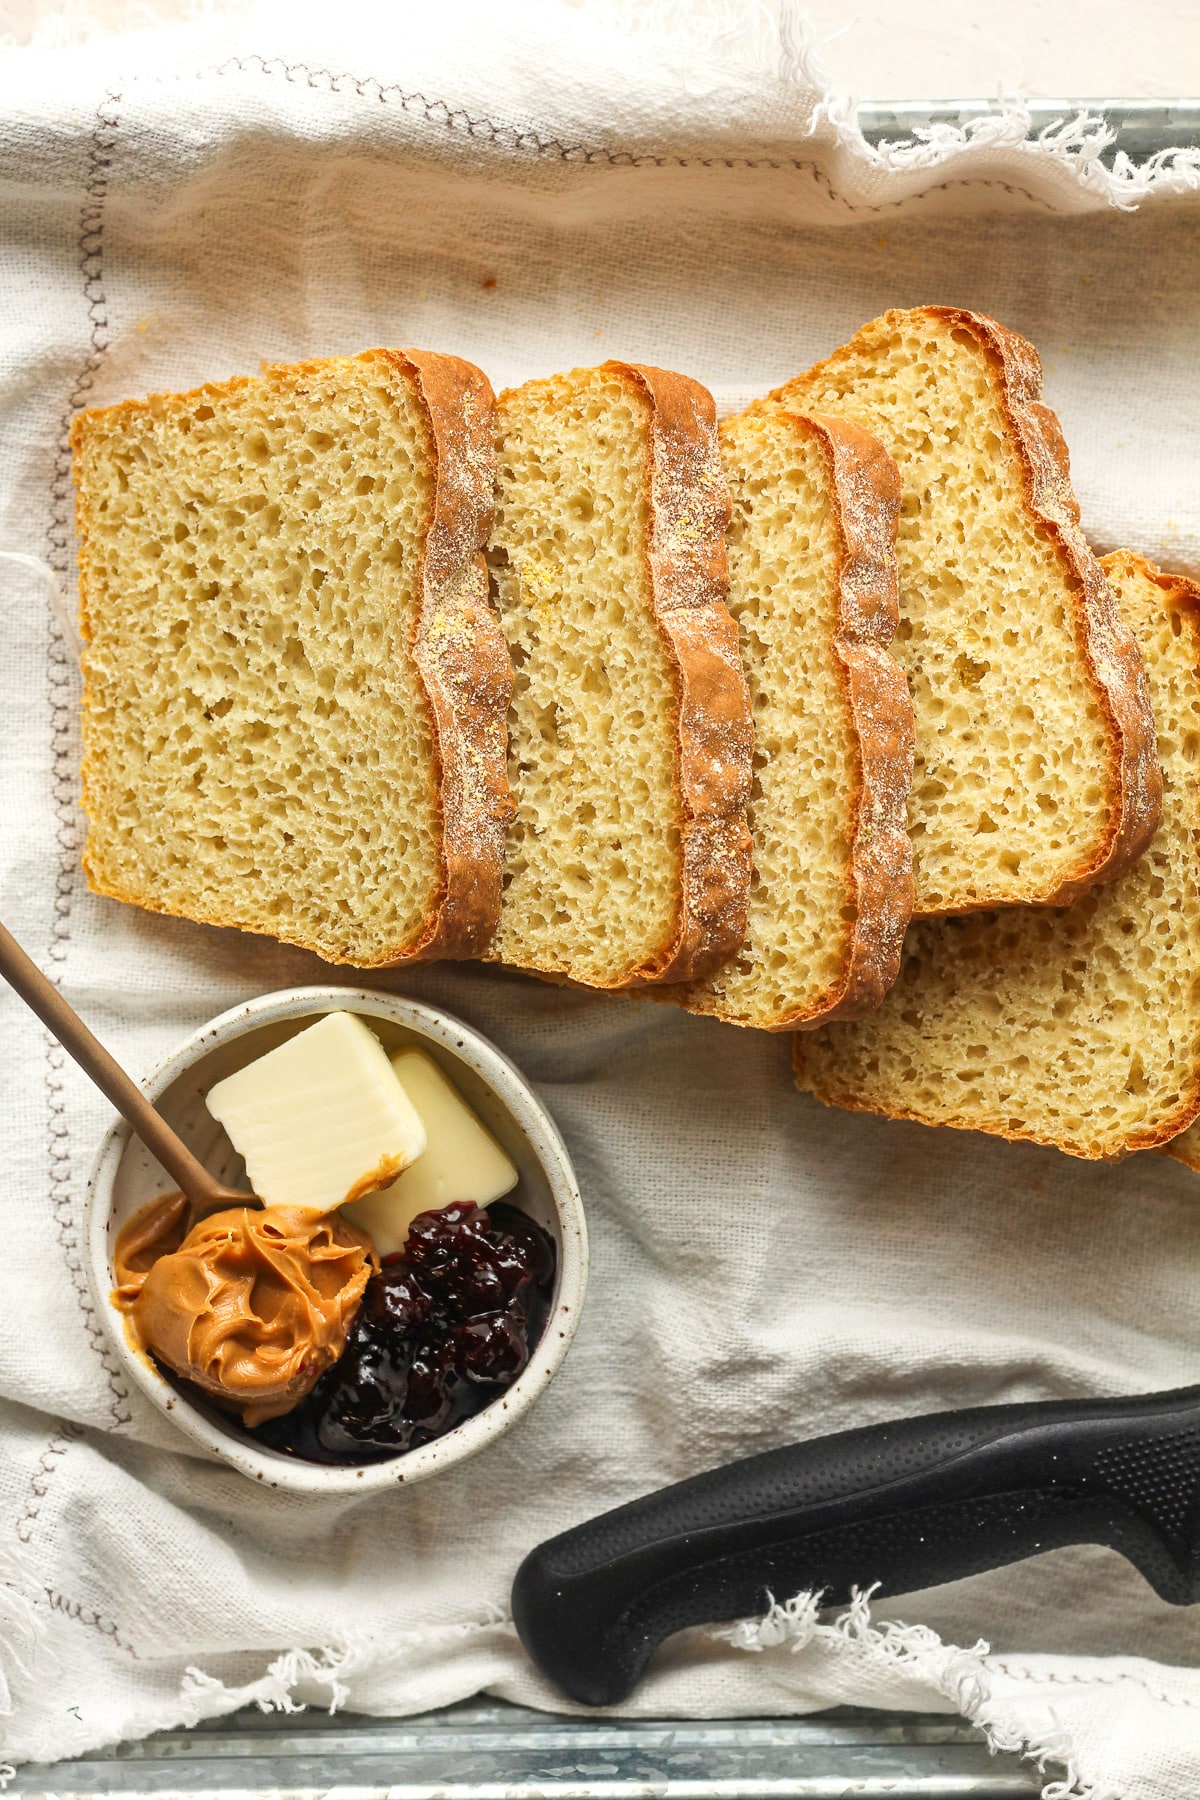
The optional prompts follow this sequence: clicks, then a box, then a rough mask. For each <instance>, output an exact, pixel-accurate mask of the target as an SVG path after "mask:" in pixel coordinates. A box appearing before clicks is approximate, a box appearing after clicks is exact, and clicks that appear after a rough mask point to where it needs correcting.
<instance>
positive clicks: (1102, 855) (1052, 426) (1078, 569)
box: [752, 306, 1162, 918]
mask: <svg viewBox="0 0 1200 1800" xmlns="http://www.w3.org/2000/svg"><path fill="white" fill-rule="evenodd" d="M920 319H928V320H932V321H936V322H938V323H939V324H940V325H942V326H948V327H950V328H951V329H952V330H955V331H961V332H963V333H966V334H968V335H969V336H970V337H971V338H973V339H974V341H975V343H976V344H977V345H978V347H979V349H980V350H981V351H982V353H983V355H984V357H985V358H986V361H987V364H988V366H989V368H990V370H991V371H992V375H993V379H994V390H993V391H994V393H995V397H996V400H997V404H998V407H999V410H1000V412H1001V415H1002V417H1003V419H1004V421H1005V423H1006V425H1007V427H1008V431H1009V435H1010V438H1011V442H1012V444H1013V447H1014V450H1015V453H1016V456H1017V460H1018V463H1019V465H1020V468H1021V470H1022V475H1023V487H1024V492H1023V495H1022V500H1023V504H1024V509H1025V512H1026V515H1027V517H1028V518H1030V520H1031V521H1032V522H1033V525H1034V527H1035V529H1037V530H1038V531H1039V532H1040V533H1044V534H1045V536H1046V537H1047V538H1048V540H1049V542H1050V544H1051V546H1052V548H1053V551H1054V554H1055V555H1056V557H1057V559H1058V561H1059V564H1060V567H1061V568H1062V570H1063V573H1064V575H1065V577H1066V584H1067V587H1068V589H1069V592H1070V595H1071V599H1072V602H1073V614H1074V617H1073V626H1074V630H1073V637H1074V642H1075V644H1076V645H1077V647H1078V652H1079V656H1080V660H1081V663H1082V665H1083V669H1084V672H1085V674H1086V679H1087V682H1088V685H1089V686H1090V687H1091V688H1092V690H1093V692H1094V693H1095V695H1096V699H1097V703H1098V705H1099V707H1100V710H1101V714H1102V716H1103V719H1104V722H1105V734H1104V735H1105V736H1106V738H1107V742H1108V758H1107V762H1108V767H1107V770H1106V783H1105V785H1106V790H1107V796H1108V808H1107V819H1106V822H1105V824H1104V827H1103V829H1101V830H1100V831H1099V832H1098V833H1097V834H1096V835H1095V836H1094V837H1093V840H1092V842H1091V844H1090V845H1089V846H1088V848H1087V850H1086V852H1085V853H1084V855H1083V857H1082V860H1080V861H1079V862H1078V863H1077V864H1076V865H1075V866H1074V867H1073V868H1068V869H1067V871H1066V872H1065V873H1064V874H1061V875H1059V876H1057V877H1056V878H1054V879H1051V880H1046V879H1045V878H1039V881H1038V882H1032V881H1031V882H1030V883H1029V884H1028V886H1027V888H1026V890H1025V891H1024V892H1017V893H1012V892H1006V893H1001V892H991V891H980V890H979V889H978V887H976V888H975V890H974V891H972V892H969V893H967V894H965V895H964V896H963V897H962V898H961V899H958V900H955V899H949V900H948V901H947V903H944V904H936V905H929V906H923V905H922V903H921V887H922V883H921V880H920V870H919V869H918V872H917V873H918V880H917V900H916V906H915V913H914V916H915V917H917V918H922V917H933V916H938V915H944V914H949V913H954V912H974V911H977V910H979V909H981V908H989V907H992V906H997V905H1012V904H1018V903H1020V904H1024V905H1032V906H1061V905H1064V904H1067V903H1069V902H1070V901H1072V900H1074V899H1076V898H1077V897H1078V896H1079V895H1080V894H1081V893H1082V892H1083V891H1084V890H1085V889H1086V888H1088V887H1090V886H1091V885H1092V884H1093V883H1095V882H1099V881H1107V880H1110V879H1112V878H1113V877H1115V876H1118V875H1120V874H1122V873H1123V872H1124V871H1125V870H1126V869H1128V868H1129V867H1131V866H1132V864H1133V863H1135V862H1136V861H1137V859H1138V857H1139V856H1140V855H1141V853H1142V851H1143V850H1144V849H1145V847H1146V845H1147V844H1148V843H1149V842H1150V840H1151V838H1152V837H1153V835H1154V832H1155V830H1156V828H1157V824H1158V818H1159V813H1160V810H1161V804H1162V775H1161V770H1160V768H1159V765H1158V757H1157V753H1156V747H1155V733H1154V721H1153V717H1152V714H1151V709H1150V700H1149V690H1148V688H1147V684H1146V674H1145V668H1144V666H1143V663H1142V659H1141V654H1140V651H1139V650H1138V646H1137V643H1136V641H1135V639H1134V637H1133V634H1132V633H1131V632H1130V630H1129V628H1128V626H1127V625H1126V624H1125V622H1124V620H1123V619H1122V618H1121V615H1120V610H1119V608H1118V606H1117V604H1116V601H1115V598H1114V596H1113V594H1112V591H1111V589H1110V587H1109V585H1108V582H1107V580H1106V578H1105V576H1104V573H1103V571H1102V569H1101V568H1100V566H1099V563H1098V562H1097V560H1096V558H1095V556H1094V555H1093V553H1092V551H1091V549H1090V548H1089V546H1088V544H1087V542H1086V540H1085V539H1084V536H1083V533H1082V532H1081V530H1080V526H1079V508H1078V504H1077V502H1076V500H1075V496H1074V493H1073V491H1072V488H1071V480H1070V465H1069V459H1068V455H1067V449H1066V445H1065V442H1064V440H1063V434H1062V430H1061V427H1060V425H1059V422H1058V419H1057V417H1056V415H1055V414H1054V413H1053V412H1052V411H1051V409H1050V408H1049V407H1047V406H1045V405H1044V404H1043V402H1042V398H1041V394H1042V367H1041V362H1040V359H1039V357H1038V354H1037V351H1036V350H1035V349H1034V347H1033V345H1032V344H1030V343H1029V342H1028V341H1027V340H1026V339H1025V338H1023V337H1021V336H1019V334H1018V333H1016V332H1014V331H1010V330H1008V329H1007V328H1006V327H1005V326H1002V325H1000V324H999V323H998V322H997V321H996V320H995V319H992V318H989V317H988V316H987V315H986V314H984V313H977V312H971V311H968V310H967V309H965V308H961V307H950V306H921V307H914V308H911V309H909V310H895V311H892V312H888V313H885V314H884V315H883V316H882V317H881V318H879V319H876V320H873V321H871V322H870V323H869V324H867V325H864V326H863V327H862V329H861V330H860V331H859V332H857V333H856V334H855V337H854V339H853V340H851V344H850V345H843V346H842V347H841V348H840V349H838V350H835V351H834V352H833V353H832V354H831V355H830V356H828V357H826V358H825V359H824V360H823V361H821V362H818V363H816V364H814V366H813V367H812V368H811V369H809V370H808V371H806V373H805V374H803V375H801V376H798V377H796V378H795V379H794V380H793V381H790V382H786V383H784V385H783V386H782V387H780V388H777V389H776V390H775V391H774V392H773V393H771V394H770V395H768V396H767V398H766V399H765V400H762V401H758V402H756V403H755V407H763V406H772V407H779V406H782V407H790V408H791V409H792V410H794V411H809V410H820V409H819V407H815V406H812V405H811V404H806V400H807V394H808V391H809V390H810V389H811V388H813V387H814V386H816V387H818V388H819V386H820V384H821V382H822V381H823V380H824V379H825V378H826V377H827V376H828V377H830V378H835V377H836V376H837V374H838V371H839V369H840V368H841V365H842V363H843V361H844V359H845V357H846V355H847V353H848V352H849V351H852V350H853V349H854V348H856V347H857V346H859V345H860V344H861V343H862V342H863V340H872V339H875V338H879V337H884V336H886V335H887V334H889V333H892V332H903V331H904V329H905V328H906V327H908V326H911V325H912V323H913V321H915V320H920ZM752 410H754V409H752ZM902 474H903V471H902Z"/></svg>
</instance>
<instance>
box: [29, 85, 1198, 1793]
mask: <svg viewBox="0 0 1200 1800" xmlns="http://www.w3.org/2000/svg"><path fill="white" fill-rule="evenodd" d="M1025 105H1026V110H1027V111H1028V113H1029V116H1030V121H1031V126H1032V128H1033V130H1034V131H1035V132H1036V131H1041V130H1044V129H1045V128H1047V127H1048V126H1052V125H1054V124H1055V123H1056V122H1057V121H1059V120H1063V119H1071V118H1074V117H1075V116H1076V115H1077V114H1079V113H1080V112H1087V113H1090V114H1093V115H1098V116H1100V117H1102V118H1103V119H1104V121H1105V123H1106V124H1107V125H1108V126H1109V128H1110V130H1111V131H1112V133H1113V141H1112V143H1111V144H1110V145H1109V146H1108V148H1107V149H1106V150H1104V151H1103V152H1102V155H1103V159H1104V161H1106V162H1108V163H1110V164H1111V163H1112V161H1113V160H1114V158H1115V157H1116V156H1117V155H1118V154H1119V153H1121V152H1124V154H1125V155H1126V156H1128V157H1129V158H1130V159H1131V160H1133V161H1134V162H1141V161H1144V160H1145V159H1147V158H1149V157H1152V156H1154V155H1156V154H1157V153H1158V152H1160V151H1164V150H1174V149H1181V148H1184V147H1187V146H1200V99H1174V100H1133V99H1119V98H1100V99H1081V98H1075V99H1062V100H1054V99H1051V100H1034V101H1029V102H1026V103H1025ZM1002 111H1003V103H1002V102H1001V101H998V100H994V101H989V100H945V101H929V100H923V101H889V102H886V103H882V104H871V103H865V104H863V105H861V106H860V107H859V109H858V119H859V124H860V126H861V127H862V131H863V135H864V137H866V139H867V141H868V142H869V143H873V144H878V143H882V142H885V141H888V142H900V143H902V142H904V141H905V140H906V139H908V140H914V134H915V133H917V132H920V131H922V130H926V129H928V128H929V127H931V126H935V125H947V124H949V125H958V126H962V125H966V124H969V123H970V121H972V120H973V119H980V118H986V117H989V116H995V115H998V114H999V113H1001V112H1002ZM1041 1785H1042V1784H1041V1780H1040V1778H1039V1777H1038V1775H1037V1774H1036V1772H1035V1771H1034V1770H1032V1769H1031V1768H1030V1767H1029V1765H1028V1764H1026V1763H1023V1762H1021V1761H1020V1759H1019V1758H1017V1757H1014V1756H1004V1755H1001V1756H995V1755H992V1754H991V1753H990V1752H989V1750H988V1748H987V1745H986V1743H985V1741H984V1739H983V1736H982V1734H981V1733H980V1732H978V1731H976V1730H974V1729H972V1728H971V1727H970V1726H967V1725H964V1724H962V1723H961V1722H959V1721H956V1720H953V1719H948V1718H946V1717H944V1716H940V1715H936V1714H930V1715H922V1714H902V1713H877V1712H864V1711H858V1710H851V1709H848V1708H840V1709H838V1710H837V1711H835V1712H828V1713H823V1714H819V1715H814V1716H811V1717H808V1718H804V1719H737V1720H713V1719H706V1720H692V1719H661V1720H644V1719H638V1720H633V1719H629V1720H621V1719H612V1718H600V1719H587V1718H582V1719H580V1718H566V1717H561V1716H558V1715H554V1714H546V1713H538V1712H530V1711H526V1710H523V1709H522V1708H519V1707H515V1706H508V1705H504V1704H502V1703H500V1702H495V1701H491V1702H487V1703H485V1704H478V1703H475V1702H468V1703H464V1704H462V1705H459V1706H453V1707H448V1708H446V1709H444V1710H443V1711H440V1712H436V1713H425V1714H421V1715H418V1716H415V1717H412V1718H408V1719H375V1718H364V1717H361V1716H358V1715H354V1714H335V1715H329V1714H324V1713H314V1712H301V1713H297V1714H291V1715H280V1714H278V1713H272V1714H263V1713H258V1712H249V1713H238V1714H234V1715H232V1716H231V1717H229V1718H226V1719H218V1720H209V1721H207V1722H206V1723H203V1724H201V1725H198V1726H196V1727H195V1728H194V1729H192V1730H190V1731H163V1732H157V1733H155V1735H154V1736H153V1737H149V1738H145V1739H143V1740H141V1741H140V1742H138V1743H134V1744H124V1745H121V1746H119V1747H118V1748H116V1749H115V1750H110V1751H106V1752H102V1753H98V1754H96V1755H94V1756H86V1757H80V1758H77V1759H74V1760H72V1761H69V1762H62V1763H53V1764H34V1763H29V1764H26V1765H25V1766H24V1767H23V1768H21V1769H19V1770H18V1771H17V1773H16V1775H15V1776H14V1777H13V1778H12V1780H11V1781H10V1782H9V1783H8V1785H7V1787H6V1789H5V1794H6V1800H7V1797H9V1796H18V1795H19V1796H23V1797H24V1796H29V1797H31V1800H33V1797H35V1796H36V1797H38V1800H73V1797H74V1796H80V1797H82V1796H93V1795H97V1794H105V1795H113V1796H122V1795H130V1796H133V1795H156V1796H166V1795H171V1796H173V1797H177V1800H267V1797H268V1796H269V1797H270V1800H323V1797H326V1796H332V1795H333V1794H336V1795H337V1797H338V1800H866V1797H868V1796H880V1797H881V1800H882V1796H887V1800H933V1797H934V1796H936V1797H937V1800H968V1797H969V1800H1020V1797H1021V1796H1028V1795H1030V1794H1036V1793H1037V1792H1038V1791H1039V1790H1040V1788H1041Z"/></svg>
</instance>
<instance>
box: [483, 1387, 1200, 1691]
mask: <svg viewBox="0 0 1200 1800" xmlns="http://www.w3.org/2000/svg"><path fill="white" fill-rule="evenodd" d="M1064 1544H1107V1545H1109V1546H1110V1547H1111V1548H1112V1549H1114V1550H1118V1551H1120V1552H1121V1553H1122V1554H1123V1555H1124V1556H1126V1557H1128V1558H1129V1560H1130V1562H1132V1563H1133V1564H1135V1566H1136V1567H1137V1568H1138V1569H1140V1570H1141V1572H1142V1574H1143V1575H1144V1576H1145V1578H1146V1580H1147V1581H1148V1582H1150V1584H1151V1585H1152V1586H1153V1587H1154V1589H1155V1590H1156V1592H1157V1593H1158V1594H1159V1595H1161V1597H1162V1598H1163V1599H1164V1600H1167V1601H1170V1602H1172V1603H1174V1604H1177V1605H1187V1604H1189V1603H1190V1602H1192V1601H1195V1600H1197V1599H1200V1388H1188V1389H1185V1390H1181V1391H1179V1392H1177V1393H1169V1394H1152V1395H1138V1396H1136V1397H1135V1398H1133V1399H1125V1400H1075V1401H1071V1400H1051V1401H1041V1402H1037V1403H1034V1404H1030V1405H1019V1406H984V1407H976V1408H973V1409H972V1410H970V1411H964V1412H944V1413H934V1414H931V1415H928V1416H927V1417H925V1418H918V1419H902V1420H898V1421H896V1422H895V1423H894V1424H887V1425H869V1426H866V1427H865V1428H862V1429H859V1430H856V1431H842V1432H839V1433H837V1435H836V1436H833V1437H825V1438H814V1439H812V1440H810V1441H809V1442H808V1443H803V1444H791V1445H789V1446H788V1447H787V1448H786V1449H783V1450H770V1451H768V1452H767V1453H766V1454H765V1455H763V1456H752V1457H748V1458H747V1459H746V1460H745V1461H743V1462H736V1463H729V1464H728V1465H726V1467H724V1468H720V1469H713V1470H711V1471H709V1473H707V1474H705V1475H697V1476H694V1477H693V1478H692V1479H691V1480H690V1481H681V1482H679V1483H678V1484H677V1485H676V1486H674V1487H668V1488H662V1489H661V1490H660V1491H659V1492H658V1493H656V1494H648V1495H647V1496H646V1497H645V1498H644V1499H641V1500H635V1501H633V1502H632V1503H631V1504H630V1505H628V1506H622V1507H618V1508H617V1510H616V1511H615V1512H610V1513H604V1514H602V1515H601V1516H600V1517H599V1518H596V1519H591V1520H589V1521H588V1523H586V1524H584V1525H578V1526H576V1527H575V1528H574V1530H572V1531H567V1532H564V1533H563V1535H562V1536H561V1537H556V1538H551V1539H549V1540H548V1541H547V1542H546V1543H544V1544H540V1545H539V1546H538V1547H537V1549H535V1550H533V1551H531V1552H530V1554H529V1555H528V1556H527V1557H526V1559H525V1561H524V1562H523V1563H522V1564H521V1567H520V1569H519V1570H518V1571H517V1578H516V1581H515V1582H514V1584H513V1616H514V1618H515V1620H516V1625H517V1630H518V1632H519V1633H520V1636H521V1641H522V1643H523V1644H524V1646H525V1648H526V1650H527V1651H528V1652H529V1655H530V1656H531V1657H532V1659H533V1661H534V1662H535V1663H536V1664H537V1666H538V1668H539V1669H540V1670H541V1672H542V1674H543V1675H545V1676H546V1678H547V1679H548V1680H549V1681H551V1682H553V1683H554V1685H555V1686H556V1687H558V1688H560V1689H561V1690H562V1691H563V1692H564V1693H566V1694H569V1695H570V1697H571V1698H572V1699H573V1700H579V1701H582V1702H583V1703H584V1704H585V1705H590V1706H611V1705H615V1704H616V1703H617V1702H618V1701H620V1700H623V1699H624V1698H625V1696H626V1695H627V1694H628V1693H629V1692H630V1690H631V1689H632V1688H633V1686H634V1684H635V1683H636V1681H637V1680H638V1677H639V1676H640V1675H641V1672H642V1670H643V1668H644V1667H645V1664H646V1662H647V1660H648V1658H649V1656H650V1654H651V1652H652V1651H653V1650H654V1649H655V1648H656V1647H657V1646H658V1645H659V1644H660V1643H661V1642H662V1641H663V1639H664V1638H666V1637H669V1636H670V1635H671V1633H672V1632H675V1631H681V1630H683V1628H684V1627H685V1626H688V1625H701V1624H706V1623H710V1622H713V1621H716V1620H719V1619H736V1618H740V1617H742V1616H744V1615H746V1614H750V1613H759V1612H762V1611H764V1610H765V1609H766V1607H767V1605H768V1604H769V1600H770V1598H771V1597H772V1596H774V1597H775V1598H777V1599H785V1598H790V1597H791V1596H792V1595H793V1594H796V1593H800V1592H803V1591H805V1590H808V1589H814V1590H819V1591H821V1592H822V1593H823V1595H824V1604H826V1605H840V1604H842V1603H844V1602H845V1601H846V1600H848V1599H849V1597H850V1594H851V1591H852V1589H853V1588H855V1587H858V1588H867V1587H870V1586H871V1585H873V1584H875V1583H878V1584H879V1588H880V1590H881V1591H882V1592H883V1593H884V1594H901V1593H910V1592H912V1591H913V1590H915V1589H917V1588H925V1587H933V1586H936V1585H937V1584H938V1583H939V1582H943V1581H956V1580H958V1579H959V1578H960V1577H961V1576H964V1575H974V1574H978V1573H979V1572H980V1571H981V1570H983V1569H996V1568H1001V1567H1003V1566H1004V1565H1005V1564H1006V1563H1012V1562H1019V1561H1020V1560H1021V1559H1022V1558H1023V1557H1026V1556H1035V1555H1037V1554H1038V1552H1039V1551H1042V1550H1053V1549H1056V1548H1058V1547H1059V1546H1061V1545H1064Z"/></svg>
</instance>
